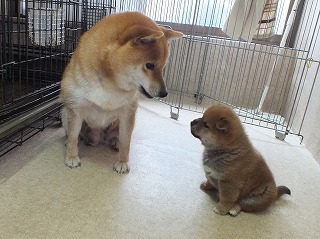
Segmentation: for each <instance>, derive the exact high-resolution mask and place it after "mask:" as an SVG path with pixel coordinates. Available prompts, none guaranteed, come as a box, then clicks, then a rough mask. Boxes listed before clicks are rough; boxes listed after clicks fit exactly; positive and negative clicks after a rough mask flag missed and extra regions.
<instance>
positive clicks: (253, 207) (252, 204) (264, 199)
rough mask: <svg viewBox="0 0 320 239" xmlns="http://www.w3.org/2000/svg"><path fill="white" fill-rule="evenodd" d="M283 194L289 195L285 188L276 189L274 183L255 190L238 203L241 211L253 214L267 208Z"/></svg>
mask: <svg viewBox="0 0 320 239" xmlns="http://www.w3.org/2000/svg"><path fill="white" fill-rule="evenodd" d="M283 194H289V195H291V191H290V189H289V188H287V187H286V186H279V187H276V186H275V185H274V183H270V184H269V185H265V186H263V187H259V188H257V189H256V190H255V191H254V192H252V193H251V194H250V195H248V196H247V197H245V198H242V199H241V200H240V201H239V204H240V207H241V210H242V211H246V212H255V211H261V210H264V209H266V208H267V207H269V205H270V204H271V203H272V202H274V201H275V200H277V199H278V198H279V197H281V196H282V195H283Z"/></svg>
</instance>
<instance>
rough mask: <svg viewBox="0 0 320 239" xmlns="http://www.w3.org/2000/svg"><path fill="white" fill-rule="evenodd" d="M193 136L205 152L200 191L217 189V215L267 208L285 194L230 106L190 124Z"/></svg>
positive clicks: (210, 111)
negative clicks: (203, 174)
mask: <svg viewBox="0 0 320 239" xmlns="http://www.w3.org/2000/svg"><path fill="white" fill-rule="evenodd" d="M191 133H192V134H193V136H194V137H196V138H199V139H200V141H201V143H202V144H203V145H204V147H205V149H204V152H203V167H204V171H205V174H206V178H207V181H206V182H203V183H202V184H201V186H200V187H201V189H203V190H208V189H216V190H218V195H219V203H218V205H217V206H216V207H215V208H214V211H215V212H216V213H218V214H221V215H225V214H230V215H232V216H236V215H238V214H239V213H240V211H245V212H255V211H260V210H264V209H266V208H267V207H268V206H269V205H270V204H271V203H272V202H274V201H275V200H276V199H277V198H279V197H280V196H282V195H283V194H289V195H290V194H291V192H290V190H289V189H288V188H287V187H285V186H279V187H277V186H276V184H275V181H274V178H273V175H272V173H271V171H270V169H269V167H268V166H267V164H266V162H265V160H264V159H263V157H262V155H261V154H260V153H259V152H258V151H257V150H255V149H254V147H253V146H252V144H251V142H250V140H249V138H248V136H247V135H246V133H245V131H244V129H243V126H242V123H241V121H240V119H239V117H238V116H237V114H236V113H235V112H234V111H233V110H232V109H231V108H230V107H228V106H225V105H215V106H212V107H210V108H208V109H207V110H206V111H205V112H204V114H203V117H202V118H199V119H195V120H193V121H192V122H191Z"/></svg>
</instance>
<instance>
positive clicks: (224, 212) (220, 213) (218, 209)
mask: <svg viewBox="0 0 320 239" xmlns="http://www.w3.org/2000/svg"><path fill="white" fill-rule="evenodd" d="M213 211H214V212H215V213H217V214H219V215H222V216H223V215H226V214H227V213H228V211H225V210H222V209H221V208H220V207H219V206H215V207H214V208H213Z"/></svg>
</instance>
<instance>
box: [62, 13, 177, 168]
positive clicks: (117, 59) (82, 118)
mask: <svg viewBox="0 0 320 239" xmlns="http://www.w3.org/2000/svg"><path fill="white" fill-rule="evenodd" d="M182 36H183V34H182V33H181V32H177V31H173V30H171V29H166V28H163V27H160V26H158V25H157V24H156V23H155V22H154V21H153V20H151V19H150V18H148V17H146V16H145V15H143V14H141V13H138V12H126V13H119V14H113V15H110V16H107V17H105V18H104V19H102V20H101V21H100V22H98V23H97V24H96V25H95V26H94V27H92V28H91V29H90V30H89V31H88V32H86V33H85V34H83V36H82V37H81V39H80V42H79V44H78V46H77V48H76V50H75V52H74V54H73V56H72V58H71V59H70V62H69V63H68V65H67V67H66V69H65V71H64V74H63V78H62V81H61V94H60V100H61V102H62V103H63V109H62V122H63V126H64V127H65V129H66V133H67V143H66V146H67V147H66V148H67V149H66V158H65V164H66V165H67V166H68V167H70V168H75V167H77V166H79V165H80V159H79V157H78V136H79V134H80V132H82V133H83V134H84V135H85V137H86V132H90V134H91V135H90V138H92V139H95V140H96V141H97V142H100V140H101V139H100V137H105V135H104V133H102V132H106V131H107V132H108V130H106V129H108V128H109V127H110V125H112V124H113V123H114V122H117V123H116V124H118V139H119V142H118V148H119V153H118V157H119V158H118V161H117V163H116V164H115V165H114V170H115V171H117V172H118V173H126V172H128V171H129V165H128V158H129V150H130V141H131V134H132V131H133V127H134V122H135V114H136V110H137V107H138V98H139V91H140V92H141V93H142V94H144V95H145V96H146V97H148V98H153V97H165V96H166V95H167V89H166V86H165V83H164V80H163V75H162V71H163V68H164V66H165V64H166V61H167V58H168V55H169V49H168V42H169V41H170V40H172V39H176V38H180V37H182ZM84 122H85V123H84ZM82 127H86V129H82V130H81V128H82ZM111 127H112V126H111ZM88 128H89V131H88ZM90 129H91V130H90ZM92 134H94V135H92ZM101 135H103V136H101ZM97 142H95V143H97Z"/></svg>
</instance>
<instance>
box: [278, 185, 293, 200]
mask: <svg viewBox="0 0 320 239" xmlns="http://www.w3.org/2000/svg"><path fill="white" fill-rule="evenodd" d="M277 191H278V195H277V199H278V198H279V197H281V196H282V195H283V194H288V195H291V191H290V189H289V188H287V187H286V186H278V187H277Z"/></svg>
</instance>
